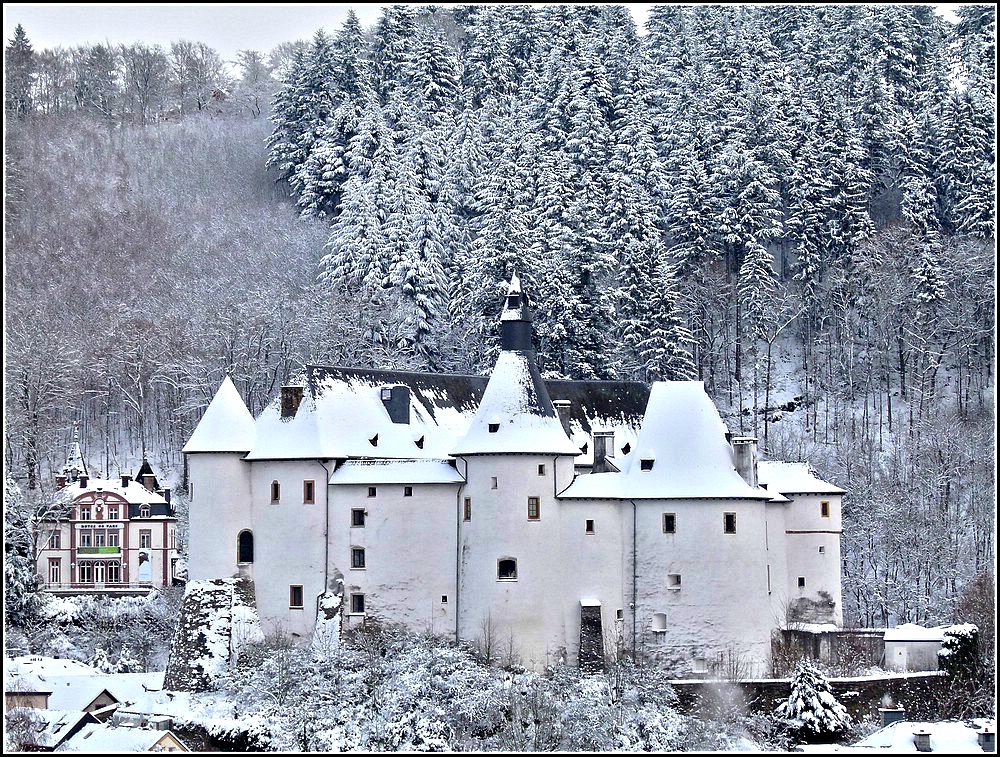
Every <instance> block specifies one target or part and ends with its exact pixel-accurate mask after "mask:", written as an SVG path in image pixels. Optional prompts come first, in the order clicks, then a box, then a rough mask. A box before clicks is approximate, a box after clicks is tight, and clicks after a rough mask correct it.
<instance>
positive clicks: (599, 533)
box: [556, 500, 632, 665]
mask: <svg viewBox="0 0 1000 757" xmlns="http://www.w3.org/2000/svg"><path fill="white" fill-rule="evenodd" d="M561 506H562V528H561V538H562V543H561V547H560V552H561V554H562V557H563V560H562V562H563V565H562V572H563V587H564V588H563V590H562V592H561V594H560V595H559V596H558V597H557V598H556V599H557V600H558V601H559V603H560V605H561V606H562V611H563V625H564V627H565V628H566V646H567V660H566V661H567V663H568V664H570V665H578V664H579V652H580V603H581V600H597V601H599V602H600V603H601V625H602V627H603V630H604V653H605V658H608V656H609V655H611V654H612V653H613V652H614V650H615V649H616V647H617V645H618V644H619V643H620V642H621V638H620V636H621V634H622V632H623V630H624V617H625V615H627V614H628V600H626V599H625V591H626V584H625V581H624V578H623V576H622V568H623V564H622V559H621V556H622V545H623V544H624V543H625V542H626V541H628V540H627V539H626V537H625V534H624V533H623V531H622V528H623V519H622V509H623V505H622V503H621V502H620V501H618V500H562V501H561ZM624 507H628V509H629V512H630V513H631V508H632V506H631V505H630V504H626V505H625V506H624ZM588 519H590V520H593V521H594V533H592V534H588V533H587V528H586V526H587V520H588ZM628 533H629V534H631V528H630V529H629V531H628ZM629 543H631V542H630V541H629ZM628 585H629V586H630V585H631V576H629V584H628ZM618 610H621V611H622V615H623V620H622V621H618V620H617V611H618Z"/></svg>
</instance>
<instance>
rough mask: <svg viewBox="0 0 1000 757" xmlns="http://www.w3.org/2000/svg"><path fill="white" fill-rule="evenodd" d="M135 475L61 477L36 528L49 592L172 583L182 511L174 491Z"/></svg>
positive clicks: (130, 590)
mask: <svg viewBox="0 0 1000 757" xmlns="http://www.w3.org/2000/svg"><path fill="white" fill-rule="evenodd" d="M145 478H146V481H147V485H145V486H144V485H143V484H141V483H136V482H135V481H133V480H132V479H131V477H130V476H122V477H121V479H114V480H105V479H91V478H89V477H88V476H86V475H81V476H79V478H77V479H76V480H74V481H66V480H65V479H64V478H60V479H59V480H58V482H57V483H58V485H59V486H60V488H59V489H58V491H57V495H56V496H57V497H58V500H57V505H56V507H55V508H53V513H54V514H53V515H52V516H51V517H49V518H46V519H45V520H43V521H42V522H41V523H40V524H39V525H38V528H37V531H36V534H35V544H36V549H35V555H36V565H37V572H38V575H39V576H40V578H41V588H42V590H44V591H48V592H53V593H59V594H145V593H148V592H149V591H150V590H151V589H154V588H162V587H165V586H170V585H171V584H172V583H173V581H174V576H175V572H176V567H177V560H178V550H177V546H178V545H177V518H176V516H175V514H174V510H173V507H172V505H171V504H170V491H169V490H160V491H156V490H154V486H153V484H154V482H155V478H154V477H152V476H146V477H145Z"/></svg>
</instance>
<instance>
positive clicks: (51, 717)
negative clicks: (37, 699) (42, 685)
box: [31, 708, 97, 750]
mask: <svg viewBox="0 0 1000 757" xmlns="http://www.w3.org/2000/svg"><path fill="white" fill-rule="evenodd" d="M31 715H32V717H33V718H34V719H35V721H36V723H37V724H38V728H37V729H35V730H33V731H32V733H31V738H32V743H33V744H34V745H35V746H36V747H42V748H44V749H48V750H52V749H55V748H56V747H57V746H59V745H60V744H62V743H63V741H65V740H66V739H67V738H68V737H69V736H70V735H72V734H73V733H74V732H75V731H77V730H79V729H80V728H82V727H83V726H84V725H85V724H87V723H96V722H97V720H96V718H94V716H93V715H91V714H90V713H89V712H73V711H69V710H52V709H48V710H41V709H35V708H32V709H31Z"/></svg>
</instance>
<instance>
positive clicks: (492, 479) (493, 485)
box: [490, 476, 497, 489]
mask: <svg viewBox="0 0 1000 757" xmlns="http://www.w3.org/2000/svg"><path fill="white" fill-rule="evenodd" d="M490 488H491V489H496V488H497V477H496V476H490Z"/></svg>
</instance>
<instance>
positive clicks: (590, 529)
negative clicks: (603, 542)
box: [587, 518, 594, 534]
mask: <svg viewBox="0 0 1000 757" xmlns="http://www.w3.org/2000/svg"><path fill="white" fill-rule="evenodd" d="M587 533H588V534H592V533H594V521H593V520H591V519H590V518H587Z"/></svg>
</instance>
